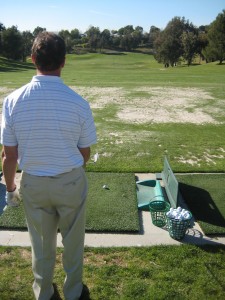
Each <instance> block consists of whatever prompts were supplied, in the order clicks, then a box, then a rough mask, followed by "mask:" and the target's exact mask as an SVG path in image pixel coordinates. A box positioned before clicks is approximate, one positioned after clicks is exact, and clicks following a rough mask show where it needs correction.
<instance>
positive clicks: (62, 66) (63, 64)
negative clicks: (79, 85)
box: [61, 58, 66, 68]
mask: <svg viewBox="0 0 225 300" xmlns="http://www.w3.org/2000/svg"><path fill="white" fill-rule="evenodd" d="M65 63H66V58H64V61H63V63H62V65H61V68H64V66H65Z"/></svg>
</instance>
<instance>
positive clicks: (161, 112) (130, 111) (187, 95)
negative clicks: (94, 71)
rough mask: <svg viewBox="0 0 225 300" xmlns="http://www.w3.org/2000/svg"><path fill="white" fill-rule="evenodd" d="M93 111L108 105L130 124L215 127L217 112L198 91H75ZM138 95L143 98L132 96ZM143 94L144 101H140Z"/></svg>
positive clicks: (202, 91) (195, 89)
mask: <svg viewBox="0 0 225 300" xmlns="http://www.w3.org/2000/svg"><path fill="white" fill-rule="evenodd" d="M74 89H75V90H76V91H77V92H78V93H80V94H81V95H82V96H83V97H85V98H86V99H87V100H88V101H89V102H90V104H91V107H92V108H93V109H102V108H104V107H105V106H107V105H109V104H115V105H117V107H118V113H117V117H118V118H119V119H121V120H123V121H125V122H132V123H149V122H150V123H193V124H205V123H214V124H216V123H218V122H217V121H216V119H215V118H214V115H215V116H216V115H218V114H219V108H216V107H212V105H211V106H210V103H209V102H210V101H211V100H214V98H213V97H212V96H211V95H210V94H209V93H208V92H206V91H204V90H202V89H197V88H171V87H169V88H168V87H141V88H137V89H135V90H129V92H128V91H127V90H125V89H123V88H113V87H111V88H98V87H91V88H87V87H78V88H74ZM132 92H134V93H135V95H138V93H140V94H141V95H142V96H140V97H139V96H131V95H132ZM143 93H144V95H145V96H144V97H143Z"/></svg>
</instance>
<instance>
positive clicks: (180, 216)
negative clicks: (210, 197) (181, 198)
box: [166, 207, 191, 221]
mask: <svg viewBox="0 0 225 300" xmlns="http://www.w3.org/2000/svg"><path fill="white" fill-rule="evenodd" d="M166 215H167V217H168V218H170V219H175V220H180V221H181V220H188V219H190V218H191V214H190V212H189V211H188V210H186V209H182V208H181V207H177V208H172V207H171V208H170V210H169V211H168V212H167V213H166Z"/></svg>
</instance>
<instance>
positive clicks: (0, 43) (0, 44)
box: [0, 23, 5, 53]
mask: <svg viewBox="0 0 225 300" xmlns="http://www.w3.org/2000/svg"><path fill="white" fill-rule="evenodd" d="M4 30H5V26H4V25H3V24H2V23H0V53H2V32H3V31H4Z"/></svg>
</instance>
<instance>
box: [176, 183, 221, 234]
mask: <svg viewBox="0 0 225 300" xmlns="http://www.w3.org/2000/svg"><path fill="white" fill-rule="evenodd" d="M179 188H180V191H181V194H182V196H183V198H184V200H185V202H186V203H187V205H188V207H189V208H190V210H191V212H192V213H193V215H194V216H195V219H196V220H197V221H202V222H205V223H208V224H210V225H214V226H220V227H224V228H225V219H224V216H223V215H222V214H221V213H220V211H219V209H218V208H217V206H216V204H215V202H214V201H213V199H212V197H211V195H210V194H209V192H207V191H206V190H204V189H202V188H199V187H195V186H192V185H188V184H185V183H181V182H179ZM224 232H225V229H224Z"/></svg>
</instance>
